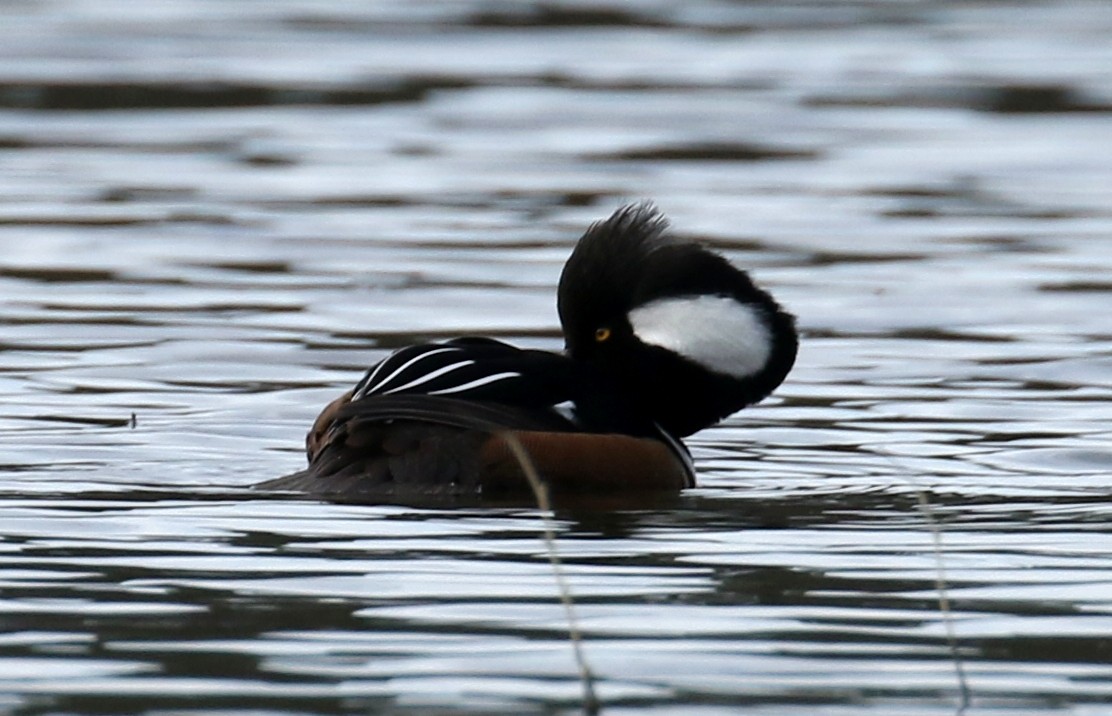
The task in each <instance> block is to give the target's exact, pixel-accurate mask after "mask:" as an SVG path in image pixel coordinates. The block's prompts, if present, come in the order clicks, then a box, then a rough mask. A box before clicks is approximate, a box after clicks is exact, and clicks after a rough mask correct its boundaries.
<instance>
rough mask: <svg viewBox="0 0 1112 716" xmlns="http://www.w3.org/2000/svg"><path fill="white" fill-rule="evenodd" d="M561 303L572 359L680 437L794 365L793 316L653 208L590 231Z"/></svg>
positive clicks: (642, 207) (566, 277) (750, 399)
mask: <svg viewBox="0 0 1112 716" xmlns="http://www.w3.org/2000/svg"><path fill="white" fill-rule="evenodd" d="M557 305H558V310H559V314H560V323H561V325H562V326H563V330H564V338H565V342H566V349H567V352H568V355H569V356H570V357H571V358H572V359H574V360H575V361H577V362H580V363H581V364H583V365H586V366H590V368H591V369H592V370H593V371H594V372H595V373H596V374H597V375H599V376H601V377H602V379H603V380H605V381H607V382H608V383H610V384H611V385H612V386H614V387H615V389H616V390H618V391H619V392H620V393H621V394H622V395H623V396H624V398H625V399H626V400H628V401H629V403H630V404H631V405H634V406H636V409H637V410H638V411H641V412H642V413H644V416H645V417H647V418H648V419H651V420H653V421H654V422H656V423H657V424H658V425H660V427H662V428H664V429H665V430H667V431H668V432H669V433H671V434H673V435H676V436H684V435H689V434H691V433H693V432H696V431H697V430H701V429H702V428H705V427H708V426H710V425H713V424H714V423H716V422H718V421H719V420H721V419H722V418H724V417H726V416H727V415H730V414H731V413H734V412H736V411H737V410H740V409H741V408H743V407H745V406H746V405H750V404H752V403H755V402H757V401H759V400H761V399H762V398H764V397H765V396H767V395H768V394H769V393H771V392H772V390H773V389H774V388H775V387H776V386H778V385H779V384H780V383H781V382H782V381H783V380H784V377H785V376H786V375H787V374H788V371H789V370H790V369H791V367H792V364H793V363H794V362H795V355H796V350H797V346H798V342H797V337H796V331H795V321H794V319H793V317H792V316H791V315H790V314H788V313H786V312H785V311H784V310H783V309H782V308H781V307H780V306H779V304H777V303H776V301H775V300H773V298H772V296H770V295H769V294H768V293H767V292H765V291H763V290H762V289H760V288H758V287H757V286H756V285H755V284H754V283H753V281H752V280H751V279H750V278H749V275H748V274H746V273H745V272H744V271H742V270H740V269H738V268H736V267H734V266H733V265H732V264H731V263H730V262H729V261H727V260H726V259H725V258H724V257H722V256H721V255H719V254H717V253H714V252H713V251H710V250H708V249H706V248H705V247H703V246H700V245H699V244H697V243H695V242H692V241H687V240H683V239H680V238H678V237H675V236H673V235H671V234H670V233H669V231H668V222H667V220H666V219H665V218H664V217H663V216H662V215H661V214H660V213H659V212H658V211H657V210H656V209H655V207H653V206H652V205H651V204H635V205H629V206H625V207H622V208H621V209H619V210H618V211H616V212H615V213H614V214H613V215H612V216H611V217H610V218H608V219H606V220H605V221H600V222H597V223H595V224H592V225H591V227H590V228H589V229H588V230H587V232H586V233H585V234H584V235H583V237H582V238H580V239H579V242H578V243H577V244H576V247H575V249H574V251H572V254H571V256H570V257H569V258H568V261H567V264H566V265H565V266H564V270H563V273H562V274H561V276H560V286H559V290H558V294H557Z"/></svg>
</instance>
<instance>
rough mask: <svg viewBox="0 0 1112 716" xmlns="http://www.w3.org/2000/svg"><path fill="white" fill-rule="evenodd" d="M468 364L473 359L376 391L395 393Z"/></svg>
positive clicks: (472, 363)
mask: <svg viewBox="0 0 1112 716" xmlns="http://www.w3.org/2000/svg"><path fill="white" fill-rule="evenodd" d="M468 365H475V361H473V360H465V361H460V362H459V363H452V364H451V365H446V366H444V367H443V368H437V369H436V370H434V371H433V372H431V373H425V374H424V375H422V376H419V377H417V378H414V379H413V380H411V381H409V382H408V383H406V384H405V385H399V386H398V387H397V388H391V389H390V390H385V391H382V392H381V393H378V395H390V394H391V393H397V392H398V391H402V390H408V389H409V388H412V387H414V386H417V385H421V384H422V383H428V382H429V381H430V380H433V379H435V378H439V377H440V376H442V375H444V374H445V373H449V372H451V371H453V370H457V369H459V368H463V367H464V366H468Z"/></svg>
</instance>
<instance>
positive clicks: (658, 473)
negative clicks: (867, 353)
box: [262, 204, 797, 499]
mask: <svg viewBox="0 0 1112 716" xmlns="http://www.w3.org/2000/svg"><path fill="white" fill-rule="evenodd" d="M667 229H668V223H667V220H666V219H665V218H664V217H663V216H662V215H661V214H659V213H658V212H657V211H656V209H655V208H654V207H653V206H652V205H651V204H636V205H630V206H625V207H622V208H621V209H619V210H618V211H616V212H615V213H614V214H613V215H612V216H611V217H610V218H609V219H606V220H605V221H600V222H597V223H595V224H592V225H591V227H590V228H589V229H588V230H587V232H586V233H585V234H584V235H583V237H582V238H580V239H579V242H578V244H576V246H575V249H574V250H573V251H572V254H571V257H570V258H569V259H568V262H567V264H566V265H565V266H564V270H563V273H562V274H561V276H560V285H559V288H558V292H557V307H558V312H559V315H560V323H561V325H562V327H563V331H564V339H565V344H566V351H565V353H563V354H557V353H550V352H547V351H538V350H524V349H521V348H516V347H514V346H511V345H509V344H507V343H503V342H501V341H496V340H493V339H489V338H457V339H454V340H450V341H446V342H443V343H427V344H422V345H415V346H410V347H408V348H403V349H401V350H399V351H397V352H395V353H393V354H392V355H390V356H388V357H386V358H385V359H384V360H383V361H382V362H380V363H378V364H377V365H375V366H374V367H372V368H371V369H370V370H369V371H368V372H367V374H366V375H364V376H363V379H362V380H360V381H359V382H358V383H357V384H356V385H355V387H354V388H353V389H352V390H350V391H348V392H347V393H345V394H344V395H342V396H340V397H339V398H337V399H336V400H334V401H333V402H332V403H330V404H329V405H328V406H327V407H326V408H325V409H324V411H323V412H322V413H321V414H320V417H318V418H317V420H316V422H315V423H314V424H313V427H312V429H311V430H310V431H309V435H308V437H307V438H306V448H307V453H308V458H309V466H308V468H306V469H305V470H302V471H300V472H297V473H294V474H292V475H288V476H286V477H282V478H278V479H277V480H271V481H269V482H267V483H263V485H262V486H263V487H266V488H270V489H284V490H296V491H300V492H306V493H309V494H313V495H318V496H331V497H338V498H344V499H352V498H355V499H389V498H397V497H402V496H405V495H414V496H438V495H450V496H455V495H459V496H465V495H472V496H474V495H483V496H487V495H491V494H499V493H515V492H523V491H528V489H529V486H528V482H527V481H526V479H525V476H524V473H523V471H522V468H521V467H520V465H519V464H518V463H517V461H516V460H515V459H514V456H513V452H512V450H511V449H510V446H509V445H508V444H507V440H508V438H507V437H506V434H507V433H510V434H512V435H513V436H514V437H516V439H517V440H518V441H519V442H520V444H521V446H522V447H524V449H525V450H526V451H527V452H528V454H529V455H530V457H531V459H532V461H533V462H534V464H535V465H536V467H537V470H538V472H539V473H540V475H541V477H542V478H543V479H544V480H545V481H546V483H547V485H548V488H549V489H550V490H553V491H556V492H587V493H598V492H611V493H613V492H623V491H624V492H653V491H677V490H679V489H682V488H684V487H690V486H692V485H694V484H695V472H694V468H693V466H692V463H691V458H690V456H689V454H688V452H687V449H686V448H685V447H684V445H683V443H682V442H680V438H682V437H685V436H687V435H690V434H691V433H694V432H696V431H697V430H701V429H702V428H705V427H708V426H710V425H713V424H715V423H717V422H718V421H719V420H721V419H722V418H724V417H726V416H727V415H730V414H731V413H733V412H735V411H737V410H740V409H741V408H743V407H745V406H747V405H750V404H752V403H755V402H757V401H759V400H761V399H762V398H764V397H765V396H767V395H768V394H769V393H771V392H772V390H773V389H774V388H775V387H776V386H778V385H779V384H780V383H781V382H782V381H783V380H784V377H785V376H786V375H787V374H788V371H789V370H790V369H791V367H792V364H793V363H794V362H795V355H796V348H797V338H796V332H795V321H794V319H793V317H792V316H791V315H790V314H788V313H787V312H785V311H784V310H783V309H781V308H780V306H779V305H778V304H777V303H776V301H774V300H773V298H772V297H771V296H770V295H769V294H768V293H766V292H765V291H763V290H761V289H760V288H758V287H757V286H755V285H754V284H753V282H752V280H750V278H749V276H748V274H746V273H745V272H744V271H741V270H740V269H737V268H735V267H734V266H733V265H731V264H730V263H729V262H728V261H727V260H726V259H725V258H723V257H722V256H720V255H718V254H716V253H713V252H711V251H709V250H708V249H706V248H704V247H702V246H700V245H698V244H695V243H693V242H690V241H685V240H681V239H679V238H677V237H675V236H672V235H670V234H669V233H668V231H667Z"/></svg>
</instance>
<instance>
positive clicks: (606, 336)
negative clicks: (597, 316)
mask: <svg viewBox="0 0 1112 716" xmlns="http://www.w3.org/2000/svg"><path fill="white" fill-rule="evenodd" d="M595 340H596V341H598V342H599V343H603V342H605V341H608V340H610V329H609V328H606V327H603V328H596V329H595Z"/></svg>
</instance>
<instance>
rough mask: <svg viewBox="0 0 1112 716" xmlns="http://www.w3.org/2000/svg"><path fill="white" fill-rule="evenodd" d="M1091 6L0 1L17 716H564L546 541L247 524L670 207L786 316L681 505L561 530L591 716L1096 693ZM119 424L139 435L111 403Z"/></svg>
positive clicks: (1102, 85)
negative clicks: (565, 269)
mask: <svg viewBox="0 0 1112 716" xmlns="http://www.w3.org/2000/svg"><path fill="white" fill-rule="evenodd" d="M1109 31H1112V10H1110V8H1109V7H1108V6H1107V5H1106V4H1105V3H1101V2H1097V1H1094V2H1077V3H1069V4H1061V3H1050V2H1047V3H1037V2H1036V3H1008V2H1002V3H994V4H988V5H976V6H973V5H969V6H966V5H953V4H944V3H935V2H922V3H914V4H906V3H905V4H900V5H899V6H893V5H891V4H890V3H871V2H864V3H855V4H854V5H853V6H849V5H837V4H828V3H796V4H791V5H784V4H783V3H768V4H762V3H742V4H737V3H734V4H730V3H715V2H695V3H684V4H676V5H661V4H654V3H647V2H646V3H641V2H634V3H616V2H615V3H604V4H602V5H598V6H597V7H595V8H594V9H587V8H580V7H576V8H572V7H571V6H566V5H564V4H562V3H534V4H528V5H524V4H521V3H500V2H494V3H470V2H465V3H458V4H449V5H443V6H437V5H429V6H417V5H414V6H412V7H410V6H406V7H404V8H402V7H400V6H394V5H392V4H389V3H387V4H378V3H370V4H367V5H365V6H361V7H359V8H353V7H351V6H350V5H349V4H346V3H331V2H327V3H313V4H311V5H298V4H296V3H293V4H290V3H277V4H274V3H271V4H267V5H265V6H262V5H260V6H256V5H253V4H244V3H211V4H210V3H204V2H198V3H173V4H158V5H152V6H150V7H146V8H139V7H137V6H136V5H135V4H134V3H103V2H98V3H88V2H85V1H84V0H68V1H67V2H63V3H61V4H58V3H54V4H50V5H46V4H40V3H36V2H27V3H22V4H17V5H9V6H6V7H4V8H3V9H0V38H2V41H0V58H3V59H2V61H0V65H2V66H3V67H4V68H5V69H4V71H3V73H2V74H3V76H2V77H0V196H2V197H3V198H2V199H0V248H2V249H3V251H2V252H0V399H2V401H3V404H4V409H3V410H2V411H0V709H2V710H5V711H8V712H12V713H16V714H32V713H60V712H66V713H94V712H95V713H134V712H144V713H151V714H156V713H171V712H172V713H206V712H207V713H234V712H247V711H251V712H255V713H277V712H282V713H351V712H359V713H398V714H401V713H434V714H435V713H465V712H473V713H483V714H486V713H498V712H501V713H515V714H516V713H560V712H568V713H572V712H575V711H577V710H578V708H579V702H580V688H579V684H578V682H577V680H576V676H575V666H574V663H573V661H572V656H571V650H570V647H569V646H568V643H567V639H566V628H567V625H566V621H565V619H564V616H563V613H562V611H561V607H560V605H559V602H558V599H557V594H556V590H555V585H554V580H553V576H552V573H551V569H550V567H549V565H548V561H547V556H546V554H545V550H544V545H543V542H542V540H541V531H542V524H541V521H540V520H539V516H538V514H537V512H536V511H535V510H534V509H531V508H530V507H529V506H522V505H482V504H474V505H463V506H460V507H459V508H458V509H444V508H443V507H440V508H435V507H429V506H378V507H368V506H355V505H337V504H314V503H309V502H302V501H296V500H289V499H285V498H281V499H279V498H274V497H273V496H266V495H261V494H259V493H257V492H255V491H252V490H251V489H250V485H252V484H254V483H256V482H258V481H260V480H263V479H266V478H269V477H274V476H276V475H279V474H282V473H285V472H289V471H291V470H292V469H294V468H296V467H298V466H299V465H300V464H301V460H302V459H303V457H302V454H301V450H300V442H301V439H302V436H303V433H304V430H305V429H306V427H307V425H308V423H309V421H311V419H312V418H313V417H314V416H315V414H316V411H317V410H318V409H319V407H320V406H321V405H323V404H324V403H325V402H326V401H327V400H329V399H331V397H333V396H334V395H335V394H336V393H337V392H338V391H339V390H341V388H342V386H346V385H348V384H350V383H351V382H352V381H353V380H354V379H355V378H356V377H357V376H358V375H359V374H360V373H361V372H362V370H363V369H364V368H365V366H366V365H367V364H369V363H370V362H373V361H374V360H375V359H376V358H378V357H379V356H381V355H382V354H383V353H384V352H385V351H387V350H389V349H391V348H393V347H397V346H399V345H404V344H406V343H409V342H411V341H415V340H424V339H428V338H435V337H447V336H454V335H458V334H461V333H468V332H480V333H485V334H490V335H497V336H501V337H504V338H506V339H508V340H512V341H514V342H516V343H519V344H521V345H527V346H533V347H539V348H546V349H553V350H556V349H559V347H560V341H559V337H558V333H557V321H556V316H555V310H554V305H553V303H554V299H553V293H554V285H555V281H556V277H557V276H558V273H559V269H560V266H561V265H562V263H563V261H564V259H565V257H566V255H567V253H568V251H569V250H570V247H571V245H572V242H573V241H574V240H575V238H576V237H577V236H578V234H579V232H580V231H581V230H582V229H583V227H584V226H585V225H586V224H587V223H588V222H590V221H592V220H594V219H597V218H600V217H602V216H605V215H607V214H608V213H609V212H610V210H612V209H613V208H614V206H616V205H617V204H619V203H620V202H621V201H623V200H625V199H629V198H638V197H643V196H644V197H652V198H655V199H656V200H657V201H658V202H659V204H660V205H661V207H662V208H663V209H664V210H665V211H666V212H667V213H668V214H669V215H670V216H672V217H673V219H674V222H675V224H676V226H677V227H678V229H679V230H680V231H682V232H684V233H687V234H689V235H692V236H696V237H698V238H701V239H703V240H705V241H707V242H708V243H711V244H713V245H715V246H717V247H718V248H720V249H721V250H722V251H724V252H726V253H727V254H728V255H729V256H730V258H731V259H732V260H734V261H736V262H737V263H739V264H740V265H743V266H746V267H750V268H751V269H752V270H753V272H754V273H755V274H756V276H757V277H758V278H759V279H760V281H761V282H762V283H764V284H767V285H769V286H770V287H771V288H772V289H773V290H774V292H775V293H776V295H777V297H778V298H780V299H782V300H783V302H784V303H785V304H786V305H787V306H789V307H790V308H791V309H792V310H793V311H794V312H796V313H797V314H798V315H799V316H800V319H801V327H802V329H803V332H804V343H803V346H802V352H801V354H800V359H799V362H798V364H797V368H796V369H795V371H794V372H793V373H792V375H791V377H790V379H789V381H788V382H787V383H786V384H785V385H784V386H783V388H782V389H781V390H779V391H778V392H777V394H776V396H775V397H774V399H772V400H770V401H768V402H767V403H766V404H764V405H762V406H759V407H757V408H755V409H752V410H749V411H746V412H745V413H743V414H741V415H738V416H735V417H734V418H731V419H730V420H728V421H727V422H726V423H724V424H723V425H721V426H718V427H716V428H713V429H711V430H707V431H704V432H703V433H701V434H700V435H698V436H697V437H696V438H695V439H694V440H693V448H694V452H695V454H696V457H697V460H698V464H699V466H700V479H701V485H700V487H699V488H697V489H695V490H692V491H689V492H688V493H686V494H684V495H682V496H680V497H677V498H675V499H668V500H664V501H655V502H652V503H634V504H623V505H610V506H607V507H608V508H607V509H600V506H598V505H593V506H592V505H582V504H580V505H568V506H566V507H565V508H563V509H561V510H560V511H559V512H558V514H557V515H556V520H557V528H558V537H559V549H560V553H561V555H562V556H563V558H564V560H565V562H566V565H567V572H568V577H569V580H570V583H571V588H572V591H573V593H574V595H575V598H576V601H577V608H578V613H579V616H580V619H581V621H582V627H583V630H584V635H585V645H584V646H585V649H586V653H587V657H588V659H589V660H590V662H591V666H592V668H593V669H594V671H595V672H596V673H597V674H598V677H599V683H598V691H599V695H600V697H601V698H602V701H603V704H604V713H606V714H622V713H634V712H636V713H654V714H667V713H674V714H698V715H699V716H712V715H717V714H735V713H739V712H743V713H753V714H786V713H793V714H814V713H822V714H829V715H840V714H851V713H852V714H862V713H869V714H884V715H886V716H887V715H888V714H952V713H955V709H956V706H955V704H956V700H955V697H956V691H955V688H956V686H955V675H954V667H953V665H952V663H951V660H950V655H949V653H948V651H947V648H946V644H945V633H944V629H943V624H942V619H941V616H940V615H939V613H938V609H937V603H936V594H935V592H934V580H935V577H936V566H935V555H934V554H933V551H932V544H931V536H930V533H929V531H928V530H927V529H926V527H925V525H924V524H923V520H922V517H921V516H920V514H919V513H918V512H917V510H916V497H915V486H920V487H923V488H926V489H928V490H929V492H930V494H931V499H932V503H933V505H934V511H935V513H936V515H937V517H938V518H939V520H940V522H941V524H942V528H943V530H944V541H945V559H946V567H947V575H948V578H949V581H950V590H951V597H952V600H953V607H954V615H953V616H954V625H955V627H956V630H957V633H958V636H959V640H960V644H961V649H962V653H963V655H964V657H965V659H966V662H967V667H968V671H969V676H970V683H971V686H972V689H973V694H974V703H973V708H972V709H971V710H970V711H969V712H968V713H969V714H970V716H974V715H975V714H1007V715H1008V716H1016V715H1019V714H1035V713H1038V714H1045V713H1069V714H1083V715H1089V714H1098V713H1104V712H1105V711H1106V710H1107V707H1106V705H1105V704H1106V703H1107V702H1108V701H1109V699H1110V698H1112V668H1110V667H1109V664H1110V663H1112V653H1110V647H1109V643H1110V642H1109V638H1108V635H1109V633H1110V632H1112V597H1109V595H1110V594H1112V556H1110V555H1112V529H1110V528H1109V524H1110V519H1109V518H1110V509H1112V508H1110V507H1109V506H1108V494H1109V474H1110V473H1112V451H1110V449H1109V445H1110V432H1109V428H1108V426H1109V423H1110V417H1112V407H1110V406H1112V402H1110V398H1112V388H1110V386H1112V353H1110V350H1109V345H1110V338H1112V323H1110V319H1109V317H1108V315H1109V314H1108V311H1107V307H1106V304H1107V294H1108V291H1109V288H1112V284H1110V283H1109V280H1108V271H1109V269H1110V268H1112V253H1110V251H1112V244H1110V243H1109V236H1110V235H1112V195H1110V194H1109V193H1108V191H1107V187H1108V186H1110V185H1112V170H1110V168H1109V165H1108V162H1107V161H1106V157H1105V156H1104V155H1103V154H1102V153H1101V152H1100V151H1099V148H1100V147H1104V146H1108V145H1110V144H1112V121H1110V117H1109V111H1108V109H1109V106H1110V98H1112V85H1110V84H1109V76H1108V74H1107V72H1106V71H1105V69H1104V68H1106V67H1107V66H1109V62H1112V57H1110V56H1109V53H1110V50H1109V49H1108V48H1109V44H1108V43H1107V37H1108V33H1109ZM133 415H134V421H133V420H132V416H133Z"/></svg>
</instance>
